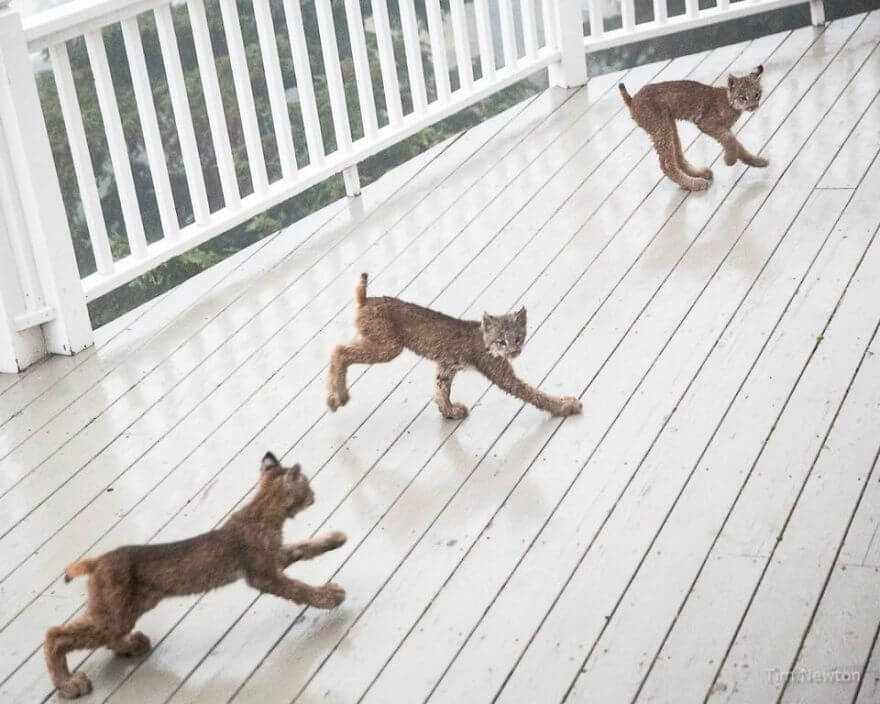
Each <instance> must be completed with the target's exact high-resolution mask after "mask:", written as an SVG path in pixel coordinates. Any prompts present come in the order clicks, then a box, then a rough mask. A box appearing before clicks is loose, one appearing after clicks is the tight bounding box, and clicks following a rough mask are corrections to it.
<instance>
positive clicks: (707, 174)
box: [697, 166, 715, 181]
mask: <svg viewBox="0 0 880 704" xmlns="http://www.w3.org/2000/svg"><path fill="white" fill-rule="evenodd" d="M697 176H699V177H700V178H704V179H706V180H707V181H712V180H713V179H714V178H715V174H713V173H712V169H710V168H709V167H708V166H707V167H706V168H705V169H700V172H699V173H698V174H697Z"/></svg>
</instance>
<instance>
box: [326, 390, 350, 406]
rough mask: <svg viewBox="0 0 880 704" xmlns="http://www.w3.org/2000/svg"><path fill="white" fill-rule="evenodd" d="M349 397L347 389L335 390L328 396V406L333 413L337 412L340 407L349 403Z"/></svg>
mask: <svg viewBox="0 0 880 704" xmlns="http://www.w3.org/2000/svg"><path fill="white" fill-rule="evenodd" d="M348 399H349V395H348V390H347V389H334V390H333V391H331V392H330V393H329V394H328V395H327V406H329V408H330V410H331V411H335V410H336V409H337V408H339V407H340V406H344V405H345V404H346V403H348Z"/></svg>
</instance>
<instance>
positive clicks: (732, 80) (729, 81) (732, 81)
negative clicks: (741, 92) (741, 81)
mask: <svg viewBox="0 0 880 704" xmlns="http://www.w3.org/2000/svg"><path fill="white" fill-rule="evenodd" d="M735 85H736V76H734V75H733V74H732V73H731V74H728V76H727V88H728V89H729V90H733V87H734V86H735Z"/></svg>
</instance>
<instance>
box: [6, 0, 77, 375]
mask: <svg viewBox="0 0 880 704" xmlns="http://www.w3.org/2000/svg"><path fill="white" fill-rule="evenodd" d="M8 4H9V3H8V0H0V171H2V173H0V181H2V182H3V183H2V184H0V185H2V187H3V190H4V193H3V194H2V198H0V258H2V260H3V264H2V269H0V328H2V329H0V370H2V371H6V372H12V371H18V370H20V369H23V368H24V367H26V366H27V365H29V364H31V363H32V362H34V361H36V360H37V359H39V358H40V357H41V356H43V355H45V354H46V353H55V354H66V355H70V354H74V353H76V352H79V351H80V350H83V349H85V348H86V347H88V346H89V345H91V344H92V329H91V324H90V322H89V316H88V310H87V309H86V301H85V296H84V294H83V290H82V284H81V283H80V277H79V272H78V271H77V266H76V259H75V256H74V251H73V243H72V242H71V237H70V230H69V227H68V224H67V216H66V213H65V211H64V202H63V201H62V199H61V188H60V186H59V183H58V175H57V173H56V170H55V162H54V160H53V158H52V149H51V147H50V145H49V135H48V133H47V131H46V124H45V121H44V118H43V111H42V108H41V106H40V100H39V95H38V93H37V84H36V80H35V78H34V73H33V67H32V65H31V59H30V54H29V53H28V49H27V42H26V40H25V36H24V30H23V28H22V22H21V16H20V15H19V13H18V12H17V11H16V10H13V9H12V8H10V7H8Z"/></svg>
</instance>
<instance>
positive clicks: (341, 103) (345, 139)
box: [315, 0, 351, 154]
mask: <svg viewBox="0 0 880 704" xmlns="http://www.w3.org/2000/svg"><path fill="white" fill-rule="evenodd" d="M315 12H316V13H317V15H318V33H319V34H320V35H321V55H322V56H323V57H324V74H325V77H326V79H327V90H328V92H329V93H330V112H331V113H332V115H333V132H334V134H335V135H336V150H337V152H341V153H343V154H345V153H346V152H348V151H349V150H350V149H351V126H350V123H349V118H348V107H347V105H346V102H345V89H344V87H343V84H342V70H341V68H340V66H339V49H338V48H337V46H336V28H335V25H334V23H333V10H332V6H331V5H330V0H315Z"/></svg>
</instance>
